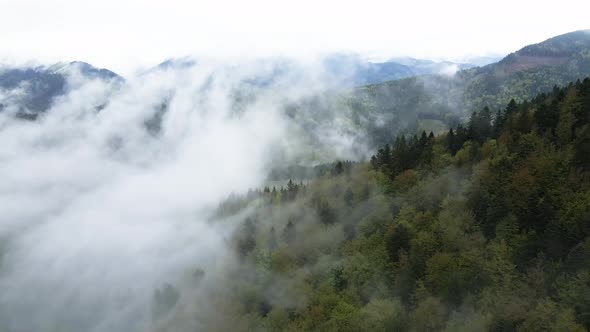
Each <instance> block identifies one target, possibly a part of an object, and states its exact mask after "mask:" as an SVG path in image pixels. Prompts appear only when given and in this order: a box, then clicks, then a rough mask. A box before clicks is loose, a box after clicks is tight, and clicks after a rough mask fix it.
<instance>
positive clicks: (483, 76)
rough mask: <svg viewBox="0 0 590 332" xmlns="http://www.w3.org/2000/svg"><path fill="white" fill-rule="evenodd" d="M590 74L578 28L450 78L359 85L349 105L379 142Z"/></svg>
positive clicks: (587, 41)
mask: <svg viewBox="0 0 590 332" xmlns="http://www.w3.org/2000/svg"><path fill="white" fill-rule="evenodd" d="M588 75H590V32H589V31H576V32H571V33H567V34H564V35H560V36H556V37H553V38H550V39H548V40H546V41H544V42H541V43H538V44H533V45H529V46H526V47H524V48H522V49H521V50H519V51H516V52H514V53H511V54H509V55H508V56H506V57H505V58H504V59H502V60H501V61H500V62H497V63H492V64H489V65H487V66H483V67H477V68H470V69H465V70H461V71H459V72H457V73H456V74H455V75H453V76H445V75H426V76H418V77H411V78H406V79H402V80H397V81H389V82H385V83H381V84H374V85H368V86H366V87H361V88H358V89H356V90H354V91H353V92H351V93H350V95H348V99H347V105H348V106H349V107H350V108H351V109H352V110H353V111H354V112H355V113H356V114H358V117H359V118H361V119H363V120H365V119H368V121H365V122H363V121H359V122H358V123H369V124H371V126H372V128H370V130H368V133H369V135H370V136H371V137H372V139H373V140H374V141H375V142H381V143H383V142H384V140H383V137H384V132H387V130H388V129H390V128H396V129H400V130H403V129H405V128H409V129H410V130H412V129H416V128H425V129H433V130H438V129H439V128H441V127H443V126H454V125H456V123H457V119H458V118H464V117H468V115H469V112H471V110H473V109H481V108H483V107H484V106H488V107H489V108H490V109H491V110H492V111H493V112H495V111H496V110H497V109H498V108H501V107H503V106H504V105H505V104H507V103H508V102H509V101H510V100H511V99H515V100H516V101H517V102H520V101H524V100H530V99H531V98H533V97H535V96H536V95H538V94H540V93H547V92H549V91H551V89H552V88H553V87H554V86H555V85H565V84H568V83H569V82H571V81H575V80H577V79H582V78H584V77H586V76H588ZM376 120H377V121H376Z"/></svg>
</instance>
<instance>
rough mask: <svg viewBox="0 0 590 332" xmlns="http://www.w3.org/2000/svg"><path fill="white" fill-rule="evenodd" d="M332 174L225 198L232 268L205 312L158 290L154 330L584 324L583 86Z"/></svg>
mask: <svg viewBox="0 0 590 332" xmlns="http://www.w3.org/2000/svg"><path fill="white" fill-rule="evenodd" d="M330 167H331V170H330V171H329V172H323V173H322V174H323V175H321V176H319V177H318V178H317V179H315V180H314V181H312V182H311V183H309V184H305V185H304V184H297V183H293V182H290V183H289V184H288V185H287V187H286V188H272V187H266V188H263V189H261V190H258V191H252V192H250V193H249V194H247V195H244V196H232V197H231V198H229V199H228V200H227V201H226V202H225V203H223V204H221V205H220V207H219V211H218V216H217V218H216V220H215V221H213V222H214V223H232V222H235V219H232V218H231V217H230V216H235V215H236V214H237V215H238V216H239V219H240V220H241V221H243V223H240V225H241V226H240V227H239V228H238V230H237V231H236V232H235V235H234V237H233V238H231V239H228V241H230V242H231V243H232V247H233V248H234V250H235V254H236V256H237V257H238V258H237V260H238V262H239V264H235V265H233V266H231V267H230V268H229V269H230V271H228V273H227V276H225V277H224V278H222V280H223V282H222V283H221V284H222V285H220V286H219V287H218V288H216V289H214V290H211V292H212V293H213V294H212V295H213V296H212V297H211V298H214V299H215V301H213V302H212V303H208V307H209V308H210V309H211V310H199V311H198V312H194V311H191V310H189V308H191V305H190V303H192V301H194V299H193V298H192V297H191V292H190V291H185V290H183V288H181V287H179V288H178V289H177V288H175V286H174V285H168V286H166V287H165V288H164V289H162V290H158V292H156V294H155V297H154V300H155V303H156V305H155V308H156V309H157V315H158V317H167V320H165V322H164V323H162V322H161V321H160V323H158V326H157V327H156V329H158V330H161V331H168V330H170V331H171V330H174V329H175V328H178V324H179V322H186V321H195V320H196V321H198V322H199V323H198V324H199V325H198V326H199V327H200V328H201V329H203V330H208V331H227V330H233V331H261V330H268V331H439V330H446V331H586V330H587V329H589V328H590V79H585V80H584V81H583V82H580V81H577V82H576V83H572V84H569V85H568V86H566V87H564V88H555V89H553V90H552V91H550V92H549V93H547V94H541V95H539V96H537V97H536V98H534V99H533V100H532V101H530V102H522V103H518V102H515V101H511V102H510V103H508V104H507V106H505V107H504V108H503V109H502V110H501V111H498V112H492V111H490V110H489V109H488V108H483V109H481V110H479V111H478V112H475V113H473V114H472V115H471V117H470V120H469V121H468V122H467V123H464V124H459V125H458V126H456V127H455V128H453V129H451V130H449V131H448V132H447V133H444V134H440V135H434V134H433V133H429V134H427V133H426V132H423V133H421V135H402V136H397V138H396V139H395V140H393V141H392V142H390V144H387V145H385V146H383V147H382V148H381V149H380V150H379V151H378V153H377V154H376V155H375V156H373V157H372V158H371V160H370V162H363V163H351V162H338V163H335V164H333V165H331V166H330ZM202 277H203V273H202V272H197V273H196V277H195V279H194V281H193V282H194V283H198V282H199V279H200V278H202Z"/></svg>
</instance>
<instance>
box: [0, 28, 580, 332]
mask: <svg viewBox="0 0 590 332" xmlns="http://www.w3.org/2000/svg"><path fill="white" fill-rule="evenodd" d="M80 24H81V23H80ZM82 25H83V24H81V26H82ZM410 33H411V31H410ZM517 33H518V32H514V34H517ZM563 33H564V34H561V35H557V36H554V37H552V36H546V37H547V38H548V39H547V38H546V40H544V41H541V42H538V41H535V40H530V41H529V44H526V45H521V46H520V47H519V48H517V49H514V50H512V52H511V53H507V54H505V56H501V57H496V56H490V55H489V54H482V55H481V56H479V57H474V56H470V57H467V56H465V57H462V58H460V59H459V60H457V59H458V58H455V59H454V60H448V59H444V58H443V57H438V58H437V57H430V58H418V57H416V58H414V57H410V56H407V55H401V56H400V55H398V56H393V57H389V58H387V59H380V60H375V59H372V58H371V57H370V56H367V55H365V54H362V53H361V52H358V53H355V52H344V51H333V52H324V53H322V54H314V55H308V56H295V55H293V56H289V55H284V54H281V55H276V56H275V55H271V54H269V55H268V56H237V57H227V56H225V55H224V56H222V54H221V51H220V53H219V56H215V54H207V55H204V54H203V55H197V54H195V55H190V56H185V57H183V56H182V55H181V54H179V55H178V57H172V58H168V59H162V61H161V62H159V64H155V65H152V66H147V67H145V66H144V67H137V68H138V69H136V70H133V71H128V72H125V73H124V74H123V73H117V71H116V70H112V69H110V68H106V67H105V68H100V67H98V66H94V65H93V64H90V63H87V62H83V61H84V59H76V61H69V60H66V59H63V61H60V62H46V61H37V60H35V61H28V62H27V61H20V62H19V61H12V62H8V61H3V60H2V61H0V62H2V63H0V331H7V332H12V331H14V332H34V331H55V332H58V331H59V332H70V331H72V332H77V331H93V332H107V331H109V332H113V331H114V332H117V331H121V332H123V331H125V332H134V331H153V332H168V331H170V332H172V331H178V332H181V331H587V330H588V329H590V30H579V31H573V32H567V31H563ZM154 38H159V37H158V36H155V37H154ZM170 38H172V37H170ZM81 43H82V41H81ZM465 47H468V45H465ZM40 52H43V51H40ZM46 52H47V53H51V52H50V50H47V51H46ZM441 52H443V50H441ZM468 52H469V50H467V49H466V50H465V51H464V54H467V53H468ZM209 53H211V52H209ZM213 53H214V52H213ZM42 55H43V54H39V55H38V56H39V58H42ZM4 62H6V63H4Z"/></svg>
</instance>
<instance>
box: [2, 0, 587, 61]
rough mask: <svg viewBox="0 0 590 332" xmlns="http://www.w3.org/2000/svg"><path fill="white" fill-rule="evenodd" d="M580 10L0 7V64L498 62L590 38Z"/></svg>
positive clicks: (297, 1)
mask: <svg viewBox="0 0 590 332" xmlns="http://www.w3.org/2000/svg"><path fill="white" fill-rule="evenodd" d="M586 2H587V1H585V0H584V1H583V0H561V1H517V0H495V1H480V2H477V1H473V0H470V1H468V0H445V1H423V0H422V1H420V0H413V1H392V0H390V1H379V0H364V1H345V0H340V1H331V0H330V1H321V0H294V1H279V0H274V1H273V0H242V1H232V0H211V1H198V0H196V1H181V0H166V1H163V0H158V1H151V0H93V1H86V0H51V1H47V0H0V59H2V60H3V61H5V62H6V61H15V60H16V61H24V60H31V59H34V60H37V61H42V62H53V61H60V60H63V61H66V60H83V61H87V62H90V63H92V64H94V65H96V66H101V67H108V68H110V69H113V70H115V71H118V72H120V73H129V72H131V71H133V70H135V69H137V68H138V67H141V66H151V65H154V64H156V63H158V62H161V61H162V60H164V59H166V58H169V57H178V56H184V55H197V56H198V55H209V56H211V55H213V56H245V55H255V56H258V55H281V54H282V55H284V54H292V55H298V56H301V55H306V54H311V53H318V52H331V51H354V52H359V53H362V54H366V55H370V56H379V57H384V56H390V55H409V56H414V57H429V58H457V57H461V56H464V55H483V54H490V53H492V54H505V53H508V52H510V51H513V50H516V49H518V48H520V47H521V46H523V45H526V44H530V43H534V42H539V41H542V40H544V39H546V38H549V37H551V36H554V35H557V34H561V33H565V32H569V31H573V30H580V29H588V28H590V21H589V20H588V12H589V9H590V5H588V4H586Z"/></svg>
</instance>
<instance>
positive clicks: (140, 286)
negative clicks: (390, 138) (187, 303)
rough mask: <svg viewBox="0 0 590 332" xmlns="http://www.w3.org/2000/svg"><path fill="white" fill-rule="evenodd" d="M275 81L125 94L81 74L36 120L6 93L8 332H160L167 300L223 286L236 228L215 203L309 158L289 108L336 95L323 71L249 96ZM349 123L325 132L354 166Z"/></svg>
mask: <svg viewBox="0 0 590 332" xmlns="http://www.w3.org/2000/svg"><path fill="white" fill-rule="evenodd" d="M244 68H245V69H244ZM269 70H271V71H272V70H273V69H272V68H270V69H269V68H263V67H260V66H259V65H257V64H250V65H247V66H235V67H228V66H225V65H223V66H222V65H219V64H216V63H207V62H205V63H203V62H199V64H198V65H195V66H190V67H188V68H168V69H166V68H161V69H158V70H154V71H150V72H148V73H144V74H141V75H138V76H136V77H131V78H128V79H127V80H126V82H125V83H123V84H122V83H121V82H120V81H117V82H115V81H108V80H102V79H98V78H96V79H88V78H85V77H84V76H83V75H81V74H80V73H76V72H75V71H74V72H72V73H70V75H69V80H68V92H67V93H66V94H65V95H63V96H61V97H59V98H56V99H55V100H54V103H53V106H52V107H51V109H49V110H48V111H47V112H45V113H44V114H43V115H41V116H40V117H39V118H38V119H37V120H36V121H27V120H22V119H18V118H17V117H15V112H17V111H18V108H17V107H12V106H11V105H13V103H12V102H11V101H12V100H13V99H14V98H13V97H14V96H18V94H19V93H23V91H26V90H23V89H24V88H25V87H21V88H20V90H14V91H3V92H2V95H1V97H2V100H3V103H4V104H6V106H5V107H4V109H3V110H2V111H1V112H0V175H1V178H2V181H0V206H2V213H1V214H0V264H1V265H0V327H1V329H2V330H3V331H67V330H72V331H143V330H150V329H152V328H153V326H154V324H155V323H154V320H153V315H152V314H153V297H154V291H155V290H156V289H164V288H162V287H165V285H166V284H167V283H177V282H182V280H186V278H189V279H190V276H191V275H194V273H195V271H204V274H203V276H202V278H204V280H209V282H212V280H213V281H214V279H215V276H216V275H218V274H217V273H218V272H219V271H221V270H223V266H224V265H225V264H229V262H231V259H232V258H231V257H232V255H231V253H230V252H229V251H230V249H229V248H228V246H227V244H226V239H227V238H228V236H229V234H230V233H231V232H232V227H233V226H235V225H233V224H232V223H224V224H222V225H220V224H212V223H210V222H209V219H210V217H211V214H212V211H213V209H214V208H215V206H216V204H218V202H219V201H220V200H221V199H223V198H224V197H227V195H228V194H229V193H231V192H244V191H246V190H248V189H249V188H255V187H260V186H261V185H262V184H263V183H264V181H265V178H266V176H267V170H268V169H269V168H270V166H271V165H270V164H271V163H272V161H273V160H275V158H273V157H274V156H273V153H274V152H276V151H281V153H282V154H283V155H284V157H285V158H286V159H287V160H289V159H291V158H296V157H297V156H298V155H301V154H304V153H306V152H305V150H306V148H305V147H304V146H301V144H299V142H302V143H303V142H305V140H304V139H303V138H302V137H300V136H298V135H296V134H297V133H301V131H297V130H301V129H300V128H297V126H296V125H294V124H293V123H292V119H291V118H289V117H288V116H286V115H285V112H284V106H285V105H286V104H289V103H297V102H298V101H299V100H302V99H305V98H307V97H310V96H313V95H315V94H317V93H320V92H324V91H326V90H327V89H329V88H330V81H329V80H326V79H324V78H323V77H322V76H321V74H313V75H312V74H305V73H312V72H315V73H318V72H319V73H321V71H314V70H310V71H298V72H297V73H296V74H292V75H291V74H287V75H284V76H283V77H282V78H281V79H278V80H277V81H273V82H272V83H269V84H268V86H266V87H264V88H259V87H254V86H252V85H248V84H247V83H248V82H249V81H251V80H252V78H253V77H256V75H257V74H259V73H260V72H262V73H268V72H269ZM302 73H304V74H302ZM11 98H13V99H11ZM339 121H343V120H338V119H335V121H334V122H327V124H326V125H325V126H324V127H322V125H320V126H317V127H316V128H315V129H314V130H318V129H321V128H326V131H325V132H323V133H322V134H321V135H323V137H326V136H329V138H330V139H331V141H330V144H331V145H332V147H333V148H334V151H336V153H335V154H334V156H339V154H340V156H341V157H351V151H353V150H354V149H355V148H356V149H358V147H355V146H354V145H355V144H356V143H355V140H354V137H353V136H350V137H349V136H347V135H348V134H347V133H346V131H340V130H339V129H338V126H339V125H340V122H339ZM318 135H320V134H318ZM321 135H320V136H321ZM304 159H305V158H304ZM282 160H285V159H284V158H283V159H282ZM306 160H310V159H309V158H307V159H306ZM187 276H188V277H187ZM197 309H198V308H197Z"/></svg>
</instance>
